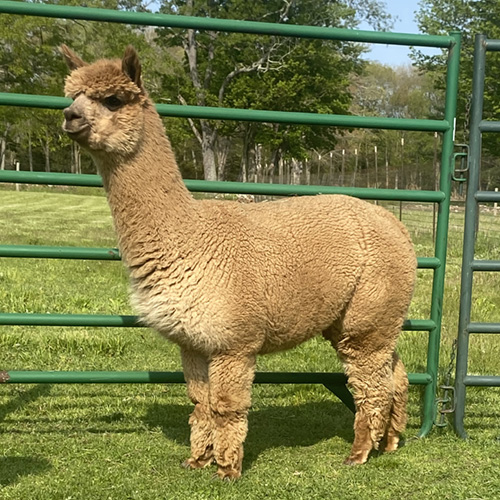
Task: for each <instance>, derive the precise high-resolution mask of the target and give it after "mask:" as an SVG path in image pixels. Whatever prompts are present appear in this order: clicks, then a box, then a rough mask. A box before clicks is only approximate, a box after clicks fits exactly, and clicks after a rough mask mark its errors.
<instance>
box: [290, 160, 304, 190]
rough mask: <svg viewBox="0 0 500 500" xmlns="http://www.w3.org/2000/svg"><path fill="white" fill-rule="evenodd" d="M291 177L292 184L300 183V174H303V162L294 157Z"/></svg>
mask: <svg viewBox="0 0 500 500" xmlns="http://www.w3.org/2000/svg"><path fill="white" fill-rule="evenodd" d="M290 168H291V177H292V179H291V180H292V182H291V183H292V184H294V185H296V184H300V175H301V174H302V162H300V161H298V160H296V159H295V158H292V162H291V167H290Z"/></svg>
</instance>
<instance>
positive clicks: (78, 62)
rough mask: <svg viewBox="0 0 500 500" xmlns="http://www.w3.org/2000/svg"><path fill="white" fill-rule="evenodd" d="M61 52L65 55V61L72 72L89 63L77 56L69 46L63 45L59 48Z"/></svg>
mask: <svg viewBox="0 0 500 500" xmlns="http://www.w3.org/2000/svg"><path fill="white" fill-rule="evenodd" d="M59 51H60V52H61V54H62V55H63V57H64V60H65V61H66V64H67V65H68V68H69V69H70V70H71V71H73V70H74V69H78V68H81V67H82V66H87V63H86V62H85V61H83V60H82V59H81V58H80V57H79V56H77V55H76V54H75V53H74V52H73V51H72V50H71V49H70V48H69V47H68V46H67V45H64V44H63V45H61V46H60V47H59Z"/></svg>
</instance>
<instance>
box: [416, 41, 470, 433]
mask: <svg viewBox="0 0 500 500" xmlns="http://www.w3.org/2000/svg"><path fill="white" fill-rule="evenodd" d="M450 36H452V37H453V39H454V45H453V46H452V47H451V48H450V51H449V55H448V68H447V73H446V102H445V116H444V118H445V120H447V121H448V123H450V127H449V129H448V130H447V131H445V132H444V134H443V149H442V153H441V176H440V180H439V189H440V191H442V192H443V193H444V194H445V199H444V200H443V201H442V202H441V203H440V204H439V214H438V215H439V216H438V221H437V227H436V242H435V256H436V257H437V258H438V259H439V261H440V263H441V265H440V266H439V267H438V268H437V269H436V270H435V271H434V277H433V283H432V299H431V320H432V321H434V323H435V325H436V326H435V328H433V329H432V330H431V331H430V332H429V348H428V355H427V373H429V374H430V375H431V376H432V383H431V384H429V385H427V386H426V388H425V392H424V408H423V412H424V415H423V421H422V426H421V428H420V432H419V436H420V437H424V436H426V435H427V434H428V433H429V432H430V430H431V429H432V426H433V424H434V420H435V404H434V402H435V398H436V392H437V378H438V366H439V347H440V341H441V323H442V317H443V295H444V279H445V270H446V251H447V248H448V226H449V220H450V198H451V174H452V168H451V167H452V157H453V146H454V140H455V116H456V109H457V94H458V73H459V67H460V43H461V34H460V33H459V32H452V33H450Z"/></svg>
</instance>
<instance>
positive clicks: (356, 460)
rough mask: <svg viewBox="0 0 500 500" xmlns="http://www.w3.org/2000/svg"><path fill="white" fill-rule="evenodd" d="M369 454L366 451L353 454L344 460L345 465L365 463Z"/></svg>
mask: <svg viewBox="0 0 500 500" xmlns="http://www.w3.org/2000/svg"><path fill="white" fill-rule="evenodd" d="M368 454H369V452H366V451H361V452H359V453H355V454H351V455H349V456H348V457H347V458H346V459H345V460H344V465H363V464H364V463H366V461H367V460H368Z"/></svg>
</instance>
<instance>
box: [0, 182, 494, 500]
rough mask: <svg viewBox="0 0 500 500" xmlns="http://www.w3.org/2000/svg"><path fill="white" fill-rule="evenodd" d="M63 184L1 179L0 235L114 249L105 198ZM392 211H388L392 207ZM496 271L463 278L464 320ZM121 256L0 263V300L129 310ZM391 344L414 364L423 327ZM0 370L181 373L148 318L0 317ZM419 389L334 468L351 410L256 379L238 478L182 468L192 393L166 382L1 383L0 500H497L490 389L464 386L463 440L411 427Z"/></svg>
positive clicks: (419, 223) (452, 272) (449, 304)
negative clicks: (393, 434)
mask: <svg viewBox="0 0 500 500" xmlns="http://www.w3.org/2000/svg"><path fill="white" fill-rule="evenodd" d="M91 193H92V194H90V195H85V194H82V193H81V191H77V192H72V191H62V190H54V191H48V190H23V191H21V192H19V193H16V192H14V191H9V190H1V191H0V221H1V222H0V224H1V226H0V227H1V231H0V244H42V245H74V246H96V247H98V246H103V247H114V246H116V240H115V236H114V232H113V228H112V224H111V219H110V215H109V209H108V207H107V204H106V200H105V198H104V197H103V196H102V195H100V194H98V193H95V192H94V191H92V192H91ZM394 209H395V212H396V213H399V207H394ZM498 220H499V222H498V223H497V217H494V215H493V214H492V213H487V214H485V216H484V218H483V219H482V221H481V226H480V227H481V233H480V235H479V237H478V245H477V246H478V251H479V253H480V255H481V258H493V259H498V258H499V256H498V249H499V248H500V216H499V217H498ZM403 221H404V222H405V223H406V224H407V225H408V227H409V229H410V231H411V232H412V235H413V238H414V242H415V246H416V248H417V253H418V255H419V256H422V257H424V256H431V255H432V232H431V221H432V213H430V212H429V211H426V210H423V209H422V207H418V206H413V205H411V204H405V206H404V211H403ZM462 224H463V213H461V212H460V211H459V210H457V211H456V213H455V211H454V212H453V213H452V220H451V232H450V245H449V261H448V275H447V284H446V296H445V301H444V320H443V339H442V353H441V360H442V361H441V367H440V371H441V374H442V375H443V374H444V372H445V371H446V367H447V365H448V362H449V355H450V348H451V343H452V341H453V338H454V337H455V336H456V332H457V322H458V303H459V293H460V265H461V244H462V241H461V239H462V236H461V230H462ZM418 274H419V281H418V286H417V290H416V293H415V297H414V300H413V303H412V307H411V312H410V317H411V318H414V319H426V318H427V317H428V314H429V307H430V303H429V301H430V289H431V279H432V271H430V270H419V273H418ZM499 280H500V275H499V276H496V275H494V274H493V273H484V274H481V275H478V279H477V280H476V281H475V282H474V297H475V302H474V311H473V315H474V316H473V320H476V321H477V320H479V319H481V320H485V321H500V282H499ZM127 295H128V286H127V275H126V272H125V270H124V268H123V266H122V264H121V263H120V262H100V261H69V260H68V261H64V260H49V259H47V260H44V259H38V260H32V259H13V258H12V259H7V258H4V259H0V311H2V312H36V313H96V314H97V313H98V314H130V313H131V310H130V307H129V305H128V296H127ZM399 352H400V354H401V356H402V359H403V361H404V362H405V364H406V366H407V369H408V371H410V372H419V371H423V367H424V366H425V354H426V335H425V334H424V333H419V332H405V333H403V334H402V336H401V340H400V343H399ZM470 365H471V369H470V371H471V373H481V374H492V375H495V374H500V342H499V340H498V338H497V339H495V338H494V336H477V337H474V338H473V341H472V345H471V361H470ZM0 369H1V370H145V371H147V370H152V371H156V370H159V371H162V370H167V371H169V370H180V359H179V353H178V348H177V347H176V346H174V345H172V344H170V343H167V342H165V341H163V340H162V339H160V338H159V337H158V336H157V335H156V334H155V333H154V332H152V331H150V330H147V329H115V328H100V329H99V328H59V327H7V326H5V327H2V326H0ZM258 369H259V370H261V371H264V370H265V371H271V370H276V371H286V370H289V371H340V364H339V362H338V360H337V359H336V356H335V352H334V351H333V350H332V349H331V348H330V347H329V345H328V344H327V343H326V342H324V341H322V340H321V339H314V340H312V341H310V342H309V343H306V344H304V345H302V346H300V347H299V348H297V349H295V350H293V351H288V352H285V353H281V354H277V355H270V356H266V357H261V358H260V359H259V363H258ZM420 398H421V389H420V388H418V387H416V386H413V387H411V389H410V403H409V414H410V421H409V425H408V429H407V431H406V433H405V437H406V445H405V446H404V447H403V448H401V449H400V450H399V451H398V452H397V453H395V454H388V455H376V454H375V455H374V456H373V457H372V458H371V459H370V460H369V462H368V463H367V464H366V465H364V466H361V467H347V466H344V465H342V461H343V459H344V458H345V457H346V456H347V454H348V452H349V449H350V446H351V443H352V440H353V431H352V425H353V416H352V414H351V413H350V412H349V411H348V410H347V409H346V408H345V407H344V406H343V405H342V404H341V403H339V402H338V400H337V399H336V398H335V396H333V395H332V394H331V393H330V392H328V391H327V390H326V389H325V388H323V387H321V386H309V385H305V386H303V385H302V386H301V385H291V386H272V385H271V386H255V387H254V393H253V407H252V411H251V413H250V417H249V421H250V431H249V435H248V438H247V440H246V444H245V460H244V473H243V478H242V479H241V480H240V481H239V482H236V483H229V484H228V483H222V482H219V481H216V480H213V474H214V469H207V470H202V471H186V470H184V469H182V468H181V467H180V463H181V461H182V460H184V459H185V458H186V457H187V456H188V454H189V428H188V416H189V413H190V411H191V404H190V402H189V400H188V399H187V396H186V394H185V388H184V387H183V386H181V385H167V386H166V385H121V384H120V385H112V384H107V385H91V384H87V385H43V384H40V385H5V386H3V387H1V390H0V499H1V500H38V499H40V500H63V499H66V500H70V499H71V500H77V499H78V500H80V499H81V500H84V499H85V500H101V499H102V500H106V499H113V500H115V499H116V500H126V499H141V500H142V499H144V500H146V499H147V500H156V499H188V498H189V499H237V498H238V499H261V498H262V499H263V498H273V499H294V500H299V499H316V498H317V499H326V498H328V499H330V498H331V499H360V500H364V499H373V498H376V499H391V500H392V499H398V500H399V499H422V500H424V499H429V498H442V499H450V500H455V499H463V500H465V499H470V500H472V499H474V500H477V499H491V500H496V499H499V498H500V474H499V472H498V471H499V470H500V392H499V391H498V389H479V388H477V389H469V391H468V400H467V401H468V405H467V420H466V426H467V429H468V431H469V433H470V435H471V438H470V439H469V440H468V441H466V442H465V441H462V440H460V439H458V438H457V437H456V436H455V435H454V433H453V432H452V430H451V429H450V427H449V426H448V427H447V428H445V429H437V428H436V429H435V430H434V431H433V432H432V433H431V434H430V436H429V437H427V438H425V439H417V438H415V436H416V435H417V433H418V430H419V428H420V414H419V412H420Z"/></svg>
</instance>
